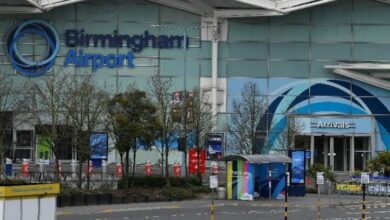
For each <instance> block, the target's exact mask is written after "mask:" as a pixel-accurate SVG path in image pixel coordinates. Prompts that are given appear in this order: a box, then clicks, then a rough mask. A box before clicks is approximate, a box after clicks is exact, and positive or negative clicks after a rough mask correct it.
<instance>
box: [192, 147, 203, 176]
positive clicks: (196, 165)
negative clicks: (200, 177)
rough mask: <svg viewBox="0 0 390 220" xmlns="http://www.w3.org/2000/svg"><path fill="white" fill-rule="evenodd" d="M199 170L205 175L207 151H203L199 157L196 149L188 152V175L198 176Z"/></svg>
mask: <svg viewBox="0 0 390 220" xmlns="http://www.w3.org/2000/svg"><path fill="white" fill-rule="evenodd" d="M198 170H199V171H200V173H201V174H204V171H205V150H204V149H201V150H200V153H199V155H198V152H197V150H196V149H194V148H190V149H189V150H188V173H189V174H196V173H198Z"/></svg>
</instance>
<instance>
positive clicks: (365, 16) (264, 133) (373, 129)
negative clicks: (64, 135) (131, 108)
mask: <svg viewBox="0 0 390 220" xmlns="http://www.w3.org/2000/svg"><path fill="white" fill-rule="evenodd" d="M387 3H388V2H387V1H385V0H377V1H376V0H337V1H336V0H315V1H309V0H276V1H274V0H149V1H148V0H113V1H105V0H95V1H92V0H90V1H87V0H85V1H83V0H0V18H1V19H0V74H1V75H2V76H5V77H9V78H12V80H13V82H14V83H15V85H16V84H20V85H22V84H23V83H26V82H29V81H31V82H32V81H34V80H36V79H37V78H39V77H41V76H42V75H43V74H45V72H47V71H48V70H49V69H51V68H61V69H63V72H64V74H68V73H76V74H80V75H83V74H91V75H92V76H93V78H94V79H95V81H96V82H97V84H98V85H99V86H101V87H102V88H103V87H104V88H106V89H108V90H109V92H111V93H113V94H114V93H120V92H123V91H125V90H126V88H128V86H129V85H130V84H136V85H137V86H138V87H139V88H141V89H146V88H147V81H148V79H149V78H150V77H151V76H152V75H154V74H156V73H159V74H161V75H162V76H164V77H168V78H171V79H172V80H173V82H174V88H173V89H174V91H183V90H190V89H192V88H194V87H199V88H201V89H203V90H206V91H207V92H208V94H209V95H210V97H211V98H210V100H209V104H210V105H211V106H212V109H213V114H214V115H215V116H214V117H216V121H217V124H216V129H215V132H220V133H225V132H226V130H225V128H224V124H225V122H226V120H227V119H228V117H229V114H230V113H231V110H232V100H233V99H235V98H238V97H239V96H240V91H241V88H242V86H243V85H244V84H245V83H246V82H255V83H256V84H257V85H258V88H259V90H260V92H261V95H262V96H264V99H265V100H267V105H268V110H267V114H266V115H265V116H264V117H263V118H262V121H261V123H259V126H258V131H259V134H261V135H259V141H258V143H259V149H263V148H264V146H265V145H267V146H268V147H267V149H268V150H269V151H272V150H273V148H274V147H275V145H277V143H276V140H275V139H276V137H277V136H278V134H279V133H280V132H282V131H283V129H285V128H286V124H287V121H288V120H291V119H298V120H299V121H300V122H301V123H302V127H303V128H302V129H301V131H300V134H299V136H298V137H297V138H296V140H295V142H296V144H295V148H298V149H305V150H306V151H307V152H310V159H308V161H310V163H311V164H313V163H324V164H326V165H327V166H329V167H332V169H334V170H335V171H344V172H345V171H353V170H364V169H366V168H367V161H368V160H369V159H370V158H373V157H374V156H375V155H376V153H378V152H381V151H388V150H390V5H389V4H387ZM45 56H46V58H47V59H46V60H47V62H43V61H42V60H39V59H40V57H45ZM49 58H50V59H49ZM36 60H38V61H40V62H35V61H36ZM46 60H44V61H46ZM33 61H34V62H33ZM32 64H34V65H36V67H35V68H33V67H31V65H32ZM38 70H39V71H38ZM21 92H23V91H21ZM172 92H173V91H172ZM10 118H12V117H10ZM11 124H12V123H11ZM7 129H8V130H9V132H8V133H7V134H8V136H6V137H5V141H6V142H7V143H9V144H12V148H11V149H12V150H11V151H9V152H8V156H9V157H11V158H13V159H15V160H16V159H20V158H29V159H32V160H36V159H38V158H39V154H38V150H39V149H38V145H39V144H38V142H39V136H38V134H37V133H36V132H35V130H36V129H35V127H34V125H26V124H23V125H19V124H17V125H15V124H14V125H12V126H10V127H8V128H7ZM229 147H230V146H229V143H228V142H226V143H225V148H226V150H227V151H228V150H229ZM112 154H114V153H112ZM65 155H66V156H64V157H67V158H64V159H71V158H72V157H74V155H72V153H71V152H70V153H68V154H66V153H65ZM109 160H111V161H113V160H115V156H110V157H109Z"/></svg>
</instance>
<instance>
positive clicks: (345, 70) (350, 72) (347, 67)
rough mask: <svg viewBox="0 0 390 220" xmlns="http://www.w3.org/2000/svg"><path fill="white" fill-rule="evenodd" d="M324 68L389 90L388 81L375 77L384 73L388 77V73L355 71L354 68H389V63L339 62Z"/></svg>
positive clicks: (368, 69)
mask: <svg viewBox="0 0 390 220" xmlns="http://www.w3.org/2000/svg"><path fill="white" fill-rule="evenodd" d="M325 68H326V69H333V72H334V73H336V74H339V75H341V76H345V77H349V78H351V79H354V80H358V81H362V82H364V83H368V84H371V85H373V86H376V87H379V88H382V89H386V90H390V82H389V81H387V80H384V79H382V78H379V77H376V76H379V74H380V75H384V76H386V78H387V77H389V74H388V73H373V74H365V73H360V72H357V71H356V70H364V71H371V70H390V64H377V63H341V64H338V65H326V66H325Z"/></svg>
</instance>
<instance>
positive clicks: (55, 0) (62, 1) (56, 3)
mask: <svg viewBox="0 0 390 220" xmlns="http://www.w3.org/2000/svg"><path fill="white" fill-rule="evenodd" d="M30 1H31V0H30ZM83 1H85V0H41V1H40V2H39V4H40V5H41V8H42V9H45V10H50V9H52V8H55V7H60V6H64V5H69V4H74V3H78V2H83Z"/></svg>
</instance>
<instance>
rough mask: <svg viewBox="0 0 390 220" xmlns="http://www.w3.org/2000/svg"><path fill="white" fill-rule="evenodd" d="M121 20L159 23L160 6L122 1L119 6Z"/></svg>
mask: <svg viewBox="0 0 390 220" xmlns="http://www.w3.org/2000/svg"><path fill="white" fill-rule="evenodd" d="M118 10H119V12H118V14H119V21H133V22H134V21H135V22H137V21H138V22H141V23H146V22H147V23H152V22H154V23H158V20H159V14H160V13H159V6H158V5H156V4H134V3H130V4H129V3H125V2H121V5H120V7H118Z"/></svg>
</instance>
